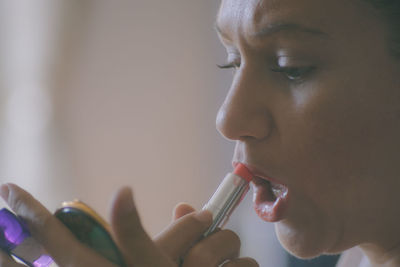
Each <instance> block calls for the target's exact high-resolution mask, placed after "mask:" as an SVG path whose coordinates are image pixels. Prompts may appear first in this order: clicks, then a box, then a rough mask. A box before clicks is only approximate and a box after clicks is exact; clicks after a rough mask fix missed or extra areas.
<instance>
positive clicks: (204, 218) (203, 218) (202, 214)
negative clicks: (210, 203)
mask: <svg viewBox="0 0 400 267" xmlns="http://www.w3.org/2000/svg"><path fill="white" fill-rule="evenodd" d="M194 217H195V218H196V219H197V220H198V221H200V222H202V223H210V222H211V221H212V214H211V212H210V211H208V210H201V211H198V212H196V214H195V215H194Z"/></svg>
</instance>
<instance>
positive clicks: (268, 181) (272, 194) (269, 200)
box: [248, 167, 288, 222]
mask: <svg viewBox="0 0 400 267" xmlns="http://www.w3.org/2000/svg"><path fill="white" fill-rule="evenodd" d="M248 168H249V169H250V170H251V171H252V173H254V177H253V180H252V182H253V204H254V210H255V211H256V213H257V215H258V216H259V217H260V218H261V219H263V220H264V221H268V222H277V221H280V220H282V219H283V217H284V212H285V210H286V208H287V205H288V188H287V186H285V185H284V184H282V183H279V182H276V181H275V180H274V179H272V178H269V177H267V176H265V175H263V174H262V173H261V172H258V171H257V170H254V169H252V168H251V167H248Z"/></svg>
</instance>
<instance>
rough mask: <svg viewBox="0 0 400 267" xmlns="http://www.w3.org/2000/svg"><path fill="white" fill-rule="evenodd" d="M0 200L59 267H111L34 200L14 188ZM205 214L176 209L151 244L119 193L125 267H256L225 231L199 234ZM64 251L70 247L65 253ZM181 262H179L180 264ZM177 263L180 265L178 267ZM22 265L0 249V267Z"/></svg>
mask: <svg viewBox="0 0 400 267" xmlns="http://www.w3.org/2000/svg"><path fill="white" fill-rule="evenodd" d="M0 195H1V197H2V198H3V199H4V200H5V201H6V202H7V203H8V205H9V206H10V207H11V208H12V209H13V211H14V212H15V213H16V214H17V215H18V216H20V217H21V218H23V219H24V221H25V222H26V223H27V225H28V227H29V229H30V231H31V234H32V236H33V237H34V238H35V239H36V240H37V241H38V242H39V243H41V245H42V246H43V248H44V249H45V250H46V251H47V252H48V253H49V254H50V255H51V257H52V258H53V259H54V261H55V262H56V263H57V264H58V266H61V267H87V266H99V267H113V266H114V267H115V265H113V264H111V263H110V262H108V261H107V260H106V259H105V258H103V257H102V256H101V255H99V254H97V253H95V252H94V251H92V250H91V249H90V248H88V247H86V246H84V245H82V244H80V243H79V241H78V240H76V239H75V238H74V236H73V235H72V234H71V233H70V232H69V230H68V229H67V228H65V227H64V225H62V223H61V222H60V221H58V220H57V219H56V218H55V217H54V216H53V215H52V214H51V213H50V212H49V211H48V210H46V208H45V207H43V206H42V205H41V204H40V203H39V202H38V201H37V200H36V199H35V198H34V197H33V196H32V195H30V194H29V193H28V192H26V191H24V190H23V189H21V188H19V187H18V186H16V185H14V184H4V185H1V186H0ZM211 222H212V216H211V213H209V212H208V211H200V212H196V211H195V210H194V209H193V208H192V207H191V206H189V205H187V204H181V205H178V206H177V207H176V208H175V210H174V215H173V222H172V223H171V225H169V226H168V227H167V228H166V229H165V230H164V231H163V232H162V233H160V234H159V235H158V236H157V237H155V238H154V239H151V238H150V237H149V236H148V235H147V233H146V232H145V230H144V229H143V227H142V225H141V222H140V219H139V215H138V213H137V211H136V207H135V204H134V202H133V197H132V192H131V190H130V189H129V188H127V187H125V188H122V189H121V190H119V191H118V192H117V193H116V195H115V197H114V200H113V201H112V205H111V226H112V235H113V237H114V239H115V241H116V243H117V245H118V247H119V250H120V251H121V253H122V255H123V256H124V259H125V263H126V265H127V267H130V266H135V267H136V266H141V267H204V266H207V267H217V266H220V264H222V263H224V264H223V265H222V266H223V267H258V264H257V263H256V261H255V260H253V259H250V258H238V254H239V249H240V240H239V238H238V236H237V235H236V234H235V233H233V232H232V231H229V230H220V231H218V232H216V233H214V234H212V235H210V236H209V237H207V238H204V239H202V234H203V233H204V232H205V231H206V230H207V229H208V227H209V226H210V225H211ZM65 248H68V249H67V250H66V249H65ZM181 259H182V260H181ZM179 264H181V265H179ZM19 266H21V267H22V266H25V265H21V264H19V263H16V262H14V261H13V260H12V259H11V257H10V256H8V255H7V254H5V253H4V252H2V251H1V250H0V267H19Z"/></svg>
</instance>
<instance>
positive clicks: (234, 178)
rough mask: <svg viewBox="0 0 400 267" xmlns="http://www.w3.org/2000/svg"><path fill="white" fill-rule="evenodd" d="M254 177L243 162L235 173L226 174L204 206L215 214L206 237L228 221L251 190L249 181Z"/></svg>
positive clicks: (236, 168) (204, 208)
mask: <svg viewBox="0 0 400 267" xmlns="http://www.w3.org/2000/svg"><path fill="white" fill-rule="evenodd" d="M252 179H253V174H252V173H251V172H250V171H249V170H248V169H247V167H246V166H245V165H243V164H241V163H239V164H238V165H237V166H236V167H235V169H234V171H233V173H228V174H227V175H226V176H225V178H224V179H223V180H222V182H221V184H220V185H219V186H218V188H217V190H216V191H215V193H214V194H213V196H212V197H211V198H210V200H209V201H208V202H207V204H206V205H204V207H203V210H208V211H210V212H211V213H212V215H213V223H212V225H211V226H210V227H209V228H208V230H207V231H206V232H205V233H204V234H203V236H204V237H207V236H209V235H210V234H211V233H213V232H214V231H215V229H217V228H218V227H219V228H222V227H223V226H224V225H225V224H226V223H227V221H228V219H229V217H230V216H231V214H232V212H233V211H234V210H235V208H236V207H237V206H238V205H239V203H240V202H241V201H242V199H243V198H244V196H245V195H246V193H247V192H248V191H249V182H250V181H251V180H252Z"/></svg>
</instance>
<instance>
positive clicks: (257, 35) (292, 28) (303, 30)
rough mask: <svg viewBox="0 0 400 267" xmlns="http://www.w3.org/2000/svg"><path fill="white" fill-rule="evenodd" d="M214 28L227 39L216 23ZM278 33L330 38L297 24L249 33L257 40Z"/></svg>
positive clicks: (279, 25)
mask: <svg viewBox="0 0 400 267" xmlns="http://www.w3.org/2000/svg"><path fill="white" fill-rule="evenodd" d="M214 28H215V30H216V31H217V33H218V34H220V35H221V36H223V37H225V38H227V39H229V38H228V36H227V34H225V32H224V31H223V30H222V29H221V28H220V27H219V26H218V24H217V23H215V24H214ZM280 32H300V33H305V34H309V35H313V36H316V37H320V38H324V39H329V38H330V36H329V34H328V33H326V32H323V31H321V30H320V29H315V28H309V27H306V26H303V25H301V24H297V23H272V24H268V26H266V27H264V28H262V29H261V30H259V31H257V32H255V33H251V36H252V37H255V38H257V39H263V38H266V37H269V36H271V35H274V34H276V33H280Z"/></svg>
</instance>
